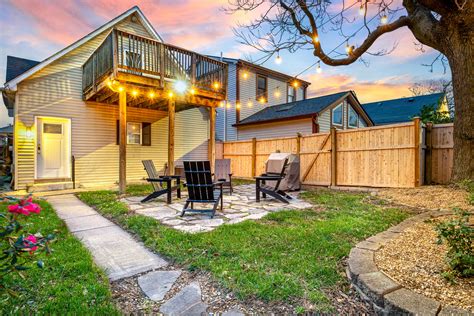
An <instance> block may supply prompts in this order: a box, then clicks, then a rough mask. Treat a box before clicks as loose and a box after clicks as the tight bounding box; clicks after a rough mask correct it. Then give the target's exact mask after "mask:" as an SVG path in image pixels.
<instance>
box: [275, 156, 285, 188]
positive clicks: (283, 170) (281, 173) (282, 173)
mask: <svg viewBox="0 0 474 316" xmlns="http://www.w3.org/2000/svg"><path fill="white" fill-rule="evenodd" d="M287 167H288V158H286V159H285V161H284V162H283V166H282V167H281V172H280V177H279V178H278V180H277V181H276V183H275V188H274V189H273V190H274V191H278V188H279V187H280V182H281V180H283V178H285V176H286V174H285V171H286V168H287Z"/></svg>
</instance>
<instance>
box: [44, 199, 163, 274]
mask: <svg viewBox="0 0 474 316" xmlns="http://www.w3.org/2000/svg"><path fill="white" fill-rule="evenodd" d="M48 201H49V202H50V203H51V205H52V206H53V207H54V209H55V210H56V212H57V214H58V216H59V217H60V218H62V219H63V220H64V221H65V222H66V225H67V226H68V228H69V229H70V230H71V232H72V233H73V234H74V235H75V236H76V237H78V238H79V239H80V240H81V241H82V242H83V243H84V245H85V246H86V247H87V248H88V249H89V250H90V252H91V253H92V256H93V257H94V261H95V262H96V263H97V265H99V266H100V267H102V268H103V269H104V270H105V271H106V273H107V275H108V277H109V279H110V280H112V281H114V280H118V279H121V278H125V277H129V276H133V275H135V274H138V273H141V272H146V271H150V270H153V269H158V268H161V267H163V266H165V265H167V264H168V263H167V262H166V261H165V260H163V259H162V258H161V257H160V256H158V255H156V254H154V253H152V252H150V251H149V250H148V249H146V248H145V247H144V246H143V245H141V244H140V243H138V242H137V241H136V240H134V239H133V238H132V237H131V236H130V235H129V234H128V233H127V232H125V231H124V230H123V229H121V228H120V227H118V226H117V225H115V224H113V223H112V222H110V221H108V220H107V219H105V218H104V217H102V216H101V215H100V214H99V213H97V212H96V211H94V210H93V209H92V208H91V207H89V206H87V205H85V204H84V203H83V202H81V201H80V200H79V199H78V198H77V197H75V196H74V195H72V194H70V195H62V196H51V197H48Z"/></svg>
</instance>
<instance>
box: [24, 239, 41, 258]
mask: <svg viewBox="0 0 474 316" xmlns="http://www.w3.org/2000/svg"><path fill="white" fill-rule="evenodd" d="M23 240H24V241H23V245H25V248H24V249H23V250H25V251H29V252H30V254H31V253H33V252H35V251H36V250H37V249H38V246H36V242H37V241H38V240H37V239H36V237H35V236H34V235H29V236H28V237H26V238H24V239H23Z"/></svg>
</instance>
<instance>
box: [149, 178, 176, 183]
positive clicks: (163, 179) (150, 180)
mask: <svg viewBox="0 0 474 316" xmlns="http://www.w3.org/2000/svg"><path fill="white" fill-rule="evenodd" d="M145 180H146V181H148V182H160V183H163V182H168V181H170V180H171V179H170V178H146V179H145Z"/></svg>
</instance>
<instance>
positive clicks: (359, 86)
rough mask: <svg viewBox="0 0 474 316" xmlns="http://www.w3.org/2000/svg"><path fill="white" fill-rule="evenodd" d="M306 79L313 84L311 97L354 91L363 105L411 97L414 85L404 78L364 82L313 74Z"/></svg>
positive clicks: (337, 76) (310, 89)
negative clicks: (411, 88)
mask: <svg viewBox="0 0 474 316" xmlns="http://www.w3.org/2000/svg"><path fill="white" fill-rule="evenodd" d="M304 79H305V80H307V81H309V82H311V85H310V86H309V93H308V94H309V96H310V97H315V96H319V95H325V94H331V93H337V92H341V91H346V90H353V91H355V92H356V94H357V97H358V99H359V101H360V102H362V103H367V102H372V101H378V100H387V99H394V98H401V97H404V96H409V95H410V94H411V93H410V91H409V90H408V88H409V87H410V86H411V85H412V82H410V80H408V78H403V77H402V78H384V79H382V80H377V81H362V80H358V79H357V78H355V77H352V76H348V75H344V74H338V75H323V74H311V75H309V76H306V77H305V78H304Z"/></svg>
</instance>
